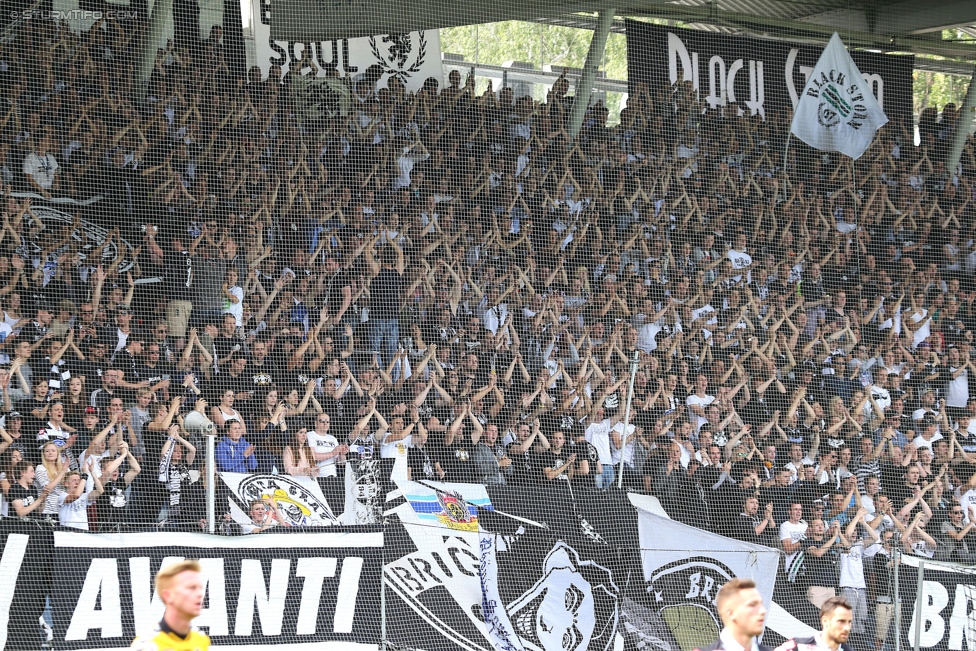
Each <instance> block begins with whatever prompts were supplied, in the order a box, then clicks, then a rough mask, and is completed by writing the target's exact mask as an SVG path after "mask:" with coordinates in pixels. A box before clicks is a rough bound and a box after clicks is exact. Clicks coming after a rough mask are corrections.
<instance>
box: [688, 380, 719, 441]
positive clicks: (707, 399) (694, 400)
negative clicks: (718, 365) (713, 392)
mask: <svg viewBox="0 0 976 651" xmlns="http://www.w3.org/2000/svg"><path fill="white" fill-rule="evenodd" d="M707 390H708V376H706V375H699V376H698V377H697V378H695V392H694V393H690V394H688V397H687V398H685V404H686V405H688V420H689V421H691V423H692V424H693V425H694V426H695V431H696V432H697V431H698V430H699V429H701V426H702V425H704V424H705V423H707V422H708V418H707V417H706V415H705V407H707V406H708V405H710V404H712V403H713V402H715V396H710V395H708V393H707Z"/></svg>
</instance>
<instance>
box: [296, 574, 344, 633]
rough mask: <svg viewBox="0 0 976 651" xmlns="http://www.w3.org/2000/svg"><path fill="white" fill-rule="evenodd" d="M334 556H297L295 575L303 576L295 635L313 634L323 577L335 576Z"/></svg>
mask: <svg viewBox="0 0 976 651" xmlns="http://www.w3.org/2000/svg"><path fill="white" fill-rule="evenodd" d="M335 571H336V559H334V558H299V559H298V566H297V567H296V568H295V576H299V577H303V578H304V579H305V583H304V584H302V604H301V606H299V608H298V622H297V624H296V625H295V634H296V635H315V629H316V622H317V620H318V616H319V600H320V598H321V597H322V583H323V582H324V581H325V577H333V576H335Z"/></svg>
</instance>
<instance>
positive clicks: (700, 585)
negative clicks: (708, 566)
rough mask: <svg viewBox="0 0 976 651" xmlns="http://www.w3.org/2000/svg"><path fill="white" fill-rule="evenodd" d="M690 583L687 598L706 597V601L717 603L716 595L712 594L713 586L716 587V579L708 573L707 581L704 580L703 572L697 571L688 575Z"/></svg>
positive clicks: (711, 603) (712, 603)
mask: <svg viewBox="0 0 976 651" xmlns="http://www.w3.org/2000/svg"><path fill="white" fill-rule="evenodd" d="M688 585H689V587H688V594H686V595H685V599H704V600H705V602H706V603H708V604H710V605H712V606H714V605H715V596H716V595H712V594H711V592H712V588H714V587H715V579H713V578H712V577H710V576H708V575H707V574H706V575H705V581H704V582H702V574H701V572H695V573H693V574H691V575H689V576H688ZM716 594H717V593H716Z"/></svg>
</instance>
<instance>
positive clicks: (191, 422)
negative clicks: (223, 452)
mask: <svg viewBox="0 0 976 651" xmlns="http://www.w3.org/2000/svg"><path fill="white" fill-rule="evenodd" d="M183 427H184V428H185V429H186V431H187V432H190V433H197V434H200V435H201V436H215V432H214V429H215V428H214V424H213V423H212V422H210V419H209V418H207V417H206V416H204V415H203V414H201V413H200V412H199V411H197V410H196V409H194V410H193V411H191V412H190V413H189V414H187V415H186V418H184V419H183Z"/></svg>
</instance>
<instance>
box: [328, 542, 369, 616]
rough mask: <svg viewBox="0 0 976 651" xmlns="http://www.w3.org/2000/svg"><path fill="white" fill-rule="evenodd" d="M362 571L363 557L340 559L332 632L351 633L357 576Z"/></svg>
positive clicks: (356, 595)
mask: <svg viewBox="0 0 976 651" xmlns="http://www.w3.org/2000/svg"><path fill="white" fill-rule="evenodd" d="M362 573H363V559H362V558H359V557H358V556H349V557H347V558H344V559H343V560H342V573H341V574H340V575H339V596H338V598H337V599H336V609H335V617H333V619H332V632H333V633H352V620H353V616H354V615H355V614H356V598H357V597H358V596H359V577H360V575H362Z"/></svg>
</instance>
